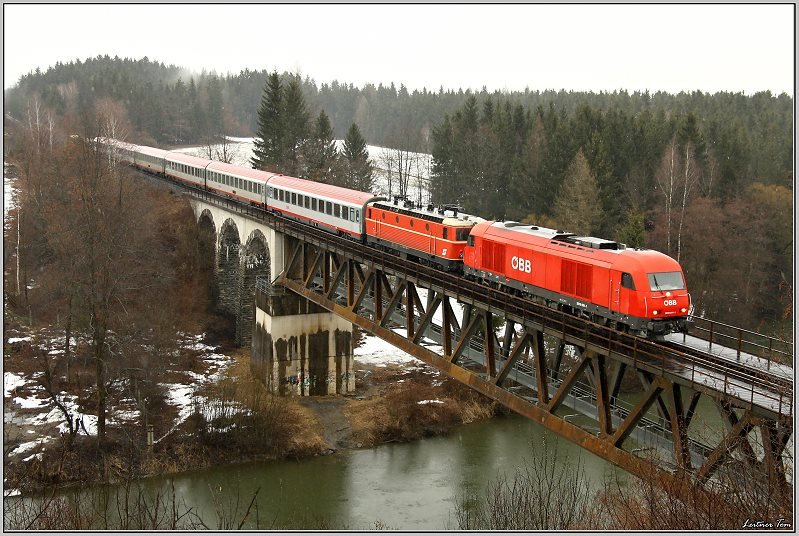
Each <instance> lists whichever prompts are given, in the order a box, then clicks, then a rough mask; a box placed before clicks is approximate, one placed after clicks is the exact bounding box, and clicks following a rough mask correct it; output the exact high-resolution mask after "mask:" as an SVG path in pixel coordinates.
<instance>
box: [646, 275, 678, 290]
mask: <svg viewBox="0 0 799 536" xmlns="http://www.w3.org/2000/svg"><path fill="white" fill-rule="evenodd" d="M646 277H647V278H648V279H649V288H650V289H651V290H683V289H684V288H685V282H684V281H683V278H682V274H681V273H680V272H658V273H654V274H646Z"/></svg>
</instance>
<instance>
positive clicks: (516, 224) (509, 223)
mask: <svg viewBox="0 0 799 536" xmlns="http://www.w3.org/2000/svg"><path fill="white" fill-rule="evenodd" d="M526 225H527V224H525V223H519V222H517V221H507V222H505V227H524V226H526Z"/></svg>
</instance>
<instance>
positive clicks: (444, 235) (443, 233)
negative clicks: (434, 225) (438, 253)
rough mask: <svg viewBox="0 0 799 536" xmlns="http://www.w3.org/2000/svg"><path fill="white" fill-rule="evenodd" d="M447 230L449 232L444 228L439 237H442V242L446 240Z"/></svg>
mask: <svg viewBox="0 0 799 536" xmlns="http://www.w3.org/2000/svg"><path fill="white" fill-rule="evenodd" d="M448 230H449V229H447V228H446V227H444V230H443V231H442V235H441V237H442V238H443V239H444V240H446V239H447V231H448Z"/></svg>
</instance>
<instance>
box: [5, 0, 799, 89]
mask: <svg viewBox="0 0 799 536" xmlns="http://www.w3.org/2000/svg"><path fill="white" fill-rule="evenodd" d="M3 11H4V18H3V26H4V28H3V30H4V31H3V40H4V47H3V55H4V72H3V75H4V87H10V86H13V85H14V84H16V82H17V81H18V80H19V77H20V76H21V75H22V74H25V73H27V72H29V71H32V70H34V69H35V68H36V67H39V68H41V69H42V70H45V69H46V68H47V67H48V66H50V65H52V64H54V63H55V62H57V61H63V62H67V61H70V60H73V59H76V58H80V59H85V58H87V57H91V56H96V55H98V54H108V55H110V56H114V55H118V56H120V57H131V58H141V57H143V56H148V57H149V58H150V59H151V60H158V61H161V62H164V63H167V64H175V65H179V66H183V67H186V68H188V69H191V70H195V71H198V72H199V71H200V70H202V69H203V68H205V69H206V70H209V71H210V70H215V71H216V72H218V73H220V74H222V73H227V72H232V73H237V72H239V71H240V70H241V69H244V68H245V67H248V68H250V69H263V68H266V69H269V70H272V69H275V68H276V69H277V70H278V71H284V70H288V71H294V72H296V71H300V72H301V73H302V74H303V75H308V76H310V77H311V78H313V79H314V80H316V81H317V82H318V83H322V82H330V81H332V80H335V79H337V80H339V81H346V82H351V83H353V84H355V85H357V86H361V85H363V84H364V83H367V82H372V83H374V84H378V83H380V82H382V83H384V84H387V83H390V82H392V81H393V82H394V83H396V84H397V87H399V84H405V85H406V86H407V87H408V88H409V89H411V90H413V89H421V88H422V87H427V88H428V89H436V90H437V89H438V88H439V86H443V87H444V88H453V89H457V88H464V89H466V88H473V89H480V88H482V87H483V86H486V87H487V88H488V89H489V90H494V89H509V90H516V89H524V88H525V87H529V88H530V89H534V90H535V89H539V90H544V89H567V90H576V91H600V90H605V91H613V90H617V89H626V90H628V91H635V90H645V89H648V90H650V91H658V90H663V91H668V92H672V93H676V92H679V91H682V90H686V91H693V90H697V89H698V90H701V91H707V92H715V91H743V92H746V93H753V92H756V91H761V90H771V91H772V92H774V93H781V92H786V93H788V94H790V95H793V87H794V65H795V60H794V36H793V28H794V10H793V5H787V4H786V5H765V6H763V5H734V4H732V5H658V6H649V5H502V6H493V5H490V6H489V5H481V6H475V5H455V6H449V5H435V6H427V5H388V6H387V5H367V6H360V5H342V6H338V5H237V6H222V5H128V6H120V5H101V6H96V5H8V4H6V5H4V6H3Z"/></svg>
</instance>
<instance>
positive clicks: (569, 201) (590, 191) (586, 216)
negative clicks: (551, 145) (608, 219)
mask: <svg viewBox="0 0 799 536" xmlns="http://www.w3.org/2000/svg"><path fill="white" fill-rule="evenodd" d="M599 195H600V192H599V186H597V182H596V177H595V176H594V174H593V173H592V172H591V167H590V166H589V165H588V160H587V159H586V158H585V155H584V154H583V150H582V149H580V150H579V151H577V156H575V157H574V160H572V163H571V165H569V168H568V169H567V170H566V177H565V178H564V179H563V184H561V186H560V189H559V190H558V195H557V197H556V198H555V207H554V208H555V209H554V214H553V216H554V219H555V221H556V222H558V225H559V226H560V228H561V229H563V230H565V231H570V232H572V233H575V234H580V235H590V234H591V233H593V232H595V230H596V229H597V227H598V226H599V223H600V217H601V215H602V201H601V199H600V197H599Z"/></svg>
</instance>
